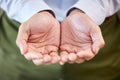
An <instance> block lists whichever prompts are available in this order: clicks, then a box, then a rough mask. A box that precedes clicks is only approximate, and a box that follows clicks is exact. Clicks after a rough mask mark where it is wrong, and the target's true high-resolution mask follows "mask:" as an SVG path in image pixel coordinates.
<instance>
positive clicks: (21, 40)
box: [16, 24, 29, 54]
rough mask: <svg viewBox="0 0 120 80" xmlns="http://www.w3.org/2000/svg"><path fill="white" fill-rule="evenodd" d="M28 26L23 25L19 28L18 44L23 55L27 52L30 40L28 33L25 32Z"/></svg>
mask: <svg viewBox="0 0 120 80" xmlns="http://www.w3.org/2000/svg"><path fill="white" fill-rule="evenodd" d="M24 27H26V25H24V24H22V25H21V26H20V27H19V31H18V35H17V39H16V44H17V46H18V47H19V49H20V51H21V54H25V53H26V52H27V40H28V36H29V35H28V33H27V31H26V30H25V28H24Z"/></svg>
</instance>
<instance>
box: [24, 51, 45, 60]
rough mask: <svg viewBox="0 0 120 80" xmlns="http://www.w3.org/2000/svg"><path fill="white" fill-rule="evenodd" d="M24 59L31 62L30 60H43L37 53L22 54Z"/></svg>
mask: <svg viewBox="0 0 120 80" xmlns="http://www.w3.org/2000/svg"><path fill="white" fill-rule="evenodd" d="M24 57H25V58H26V59H27V60H32V59H41V58H43V56H42V55H41V54H39V53H35V52H34V53H32V52H28V53H26V54H24Z"/></svg>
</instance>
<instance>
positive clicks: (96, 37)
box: [90, 26, 105, 54]
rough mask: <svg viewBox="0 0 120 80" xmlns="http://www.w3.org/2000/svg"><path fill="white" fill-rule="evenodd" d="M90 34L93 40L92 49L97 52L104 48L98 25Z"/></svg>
mask: <svg viewBox="0 0 120 80" xmlns="http://www.w3.org/2000/svg"><path fill="white" fill-rule="evenodd" d="M90 34H91V38H92V41H93V45H92V50H93V52H94V54H97V53H98V51H99V49H100V48H102V47H103V46H104V44H105V42H104V39H103V37H102V33H101V30H100V28H99V27H98V26H97V27H96V29H93V30H92V31H91V33H90Z"/></svg>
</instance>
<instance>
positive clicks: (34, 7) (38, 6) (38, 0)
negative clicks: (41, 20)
mask: <svg viewBox="0 0 120 80" xmlns="http://www.w3.org/2000/svg"><path fill="white" fill-rule="evenodd" d="M43 10H49V11H51V12H52V9H51V8H50V7H49V6H48V5H47V4H46V3H45V2H44V1H43V0H35V1H34V0H26V1H24V2H23V3H21V9H20V10H19V11H18V15H16V17H14V18H15V20H17V21H19V22H20V23H22V22H25V21H26V20H28V19H29V18H30V17H32V16H33V15H34V14H36V13H37V12H40V11H43Z"/></svg>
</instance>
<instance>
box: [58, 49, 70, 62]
mask: <svg viewBox="0 0 120 80" xmlns="http://www.w3.org/2000/svg"><path fill="white" fill-rule="evenodd" d="M60 58H61V61H62V62H63V63H65V62H67V61H68V52H66V51H63V52H61V53H60Z"/></svg>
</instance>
